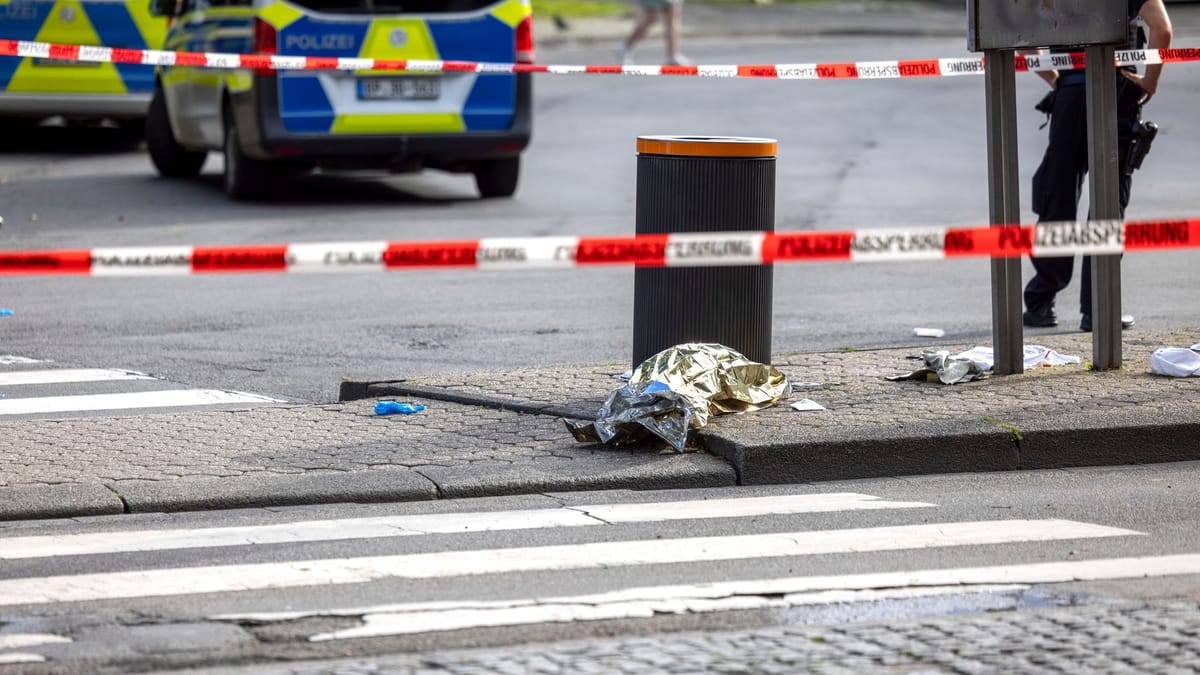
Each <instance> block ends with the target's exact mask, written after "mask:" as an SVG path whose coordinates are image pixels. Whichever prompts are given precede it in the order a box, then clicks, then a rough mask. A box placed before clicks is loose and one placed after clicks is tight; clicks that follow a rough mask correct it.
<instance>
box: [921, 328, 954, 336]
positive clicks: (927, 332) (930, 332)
mask: <svg viewBox="0 0 1200 675" xmlns="http://www.w3.org/2000/svg"><path fill="white" fill-rule="evenodd" d="M913 335H915V336H917V337H927V338H940V337H946V331H944V330H942V329H941V328H914V329H913Z"/></svg>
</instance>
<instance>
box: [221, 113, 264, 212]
mask: <svg viewBox="0 0 1200 675" xmlns="http://www.w3.org/2000/svg"><path fill="white" fill-rule="evenodd" d="M269 169H270V165H269V164H268V163H267V162H260V161H258V160H255V159H251V158H249V157H247V156H246V155H245V153H243V152H242V144H241V137H240V136H239V134H238V130H237V125H236V124H234V123H233V118H232V116H230V115H226V116H225V194H227V195H229V196H230V197H232V198H233V199H238V200H251V199H255V198H257V197H259V196H261V195H262V193H263V192H264V191H265V190H266V188H267V184H268V174H267V172H268V170H269Z"/></svg>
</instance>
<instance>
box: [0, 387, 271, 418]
mask: <svg viewBox="0 0 1200 675" xmlns="http://www.w3.org/2000/svg"><path fill="white" fill-rule="evenodd" d="M237 403H283V401H279V400H276V399H273V398H267V397H266V396H260V395H258V394H245V393H242V392H238V391H221V390H218V389H172V390H166V391H139V392H133V393H126V394H86V395H78V396H45V397H40V398H6V399H2V400H0V415H32V414H35V413H58V412H84V411H94V410H129V409H134V408H175V407H181V406H193V405H223V404H237Z"/></svg>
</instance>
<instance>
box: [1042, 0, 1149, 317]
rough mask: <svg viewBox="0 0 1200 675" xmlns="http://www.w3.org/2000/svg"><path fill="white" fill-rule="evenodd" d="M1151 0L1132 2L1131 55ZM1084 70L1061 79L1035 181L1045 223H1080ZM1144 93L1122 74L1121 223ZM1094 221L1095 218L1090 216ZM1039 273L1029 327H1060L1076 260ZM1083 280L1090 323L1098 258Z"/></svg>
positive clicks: (1082, 300) (1083, 308)
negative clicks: (1061, 302) (1058, 311)
mask: <svg viewBox="0 0 1200 675" xmlns="http://www.w3.org/2000/svg"><path fill="white" fill-rule="evenodd" d="M1145 3H1146V0H1129V20H1130V24H1131V39H1130V45H1129V48H1130V49H1142V48H1144V46H1145V38H1144V36H1142V34H1141V31H1140V30H1137V29H1133V28H1132V22H1133V20H1134V19H1135V18H1136V17H1137V15H1138V12H1140V11H1141V9H1142V5H1144V4H1145ZM1084 72H1085V71H1083V70H1068V71H1063V72H1061V73H1060V74H1059V77H1058V85H1057V89H1058V91H1057V93H1056V94H1055V98H1054V109H1053V111H1052V112H1051V115H1050V144H1049V145H1048V146H1047V147H1046V154H1045V156H1044V157H1043V158H1042V164H1041V166H1039V167H1038V170H1037V173H1035V174H1034V176H1033V211H1034V213H1036V214H1038V219H1039V222H1042V221H1044V222H1054V221H1064V220H1065V221H1074V220H1075V219H1076V217H1077V215H1076V214H1077V210H1078V208H1079V197H1080V194H1081V192H1082V190H1083V179H1084V177H1085V175H1086V174H1087V170H1088V140H1087V95H1086V91H1087V89H1086V87H1085V86H1084V84H1085V79H1084V78H1085V75H1084ZM1142 95H1143V92H1142V89H1141V87H1139V86H1137V85H1136V84H1134V83H1133V82H1132V81H1130V80H1128V79H1127V78H1125V77H1124V76H1123V75H1121V74H1120V73H1119V72H1118V73H1117V144H1118V148H1119V149H1118V153H1119V154H1118V157H1119V158H1120V161H1121V170H1120V200H1121V217H1122V218H1124V217H1125V207H1126V206H1127V205H1128V204H1129V189H1130V186H1131V185H1132V182H1133V181H1132V176H1131V174H1132V172H1131V171H1127V170H1126V168H1127V167H1126V163H1127V159H1128V156H1129V145H1130V142H1131V141H1132V138H1133V135H1132V132H1133V128H1134V124H1136V123H1138V121H1139V120H1140V118H1141V104H1140V101H1141V98H1142ZM1089 219H1090V214H1089ZM1032 262H1033V268H1034V269H1035V270H1036V271H1037V273H1036V274H1035V275H1034V277H1033V278H1032V279H1030V280H1029V283H1028V284H1027V285H1026V286H1025V309H1026V310H1027V316H1026V324H1028V325H1054V320H1053V316H1054V296H1055V295H1056V294H1057V293H1058V292H1059V291H1061V290H1062V289H1064V288H1066V287H1067V285H1068V284H1070V283H1071V273H1072V271H1073V270H1074V268H1075V258H1074V257H1058V258H1033V259H1032ZM1082 273H1083V278H1082V279H1080V280H1079V282H1080V289H1079V310H1080V313H1081V314H1083V316H1084V317H1085V319H1084V325H1087V324H1088V323H1090V320H1091V315H1092V257H1091V256H1084V258H1083V270H1082Z"/></svg>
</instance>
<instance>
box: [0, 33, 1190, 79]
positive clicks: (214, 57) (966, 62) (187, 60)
mask: <svg viewBox="0 0 1200 675" xmlns="http://www.w3.org/2000/svg"><path fill="white" fill-rule="evenodd" d="M0 56H16V57H31V58H38V59H50V60H61V61H79V62H88V63H132V64H142V65H152V66H181V67H194V68H216V69H237V68H252V69H255V70H259V71H263V70H281V71H294V70H342V71H356V72H361V71H392V72H418V73H550V74H554V75H574V74H608V75H643V76H657V75H682V76H696V77H723V78H760V79H777V80H825V79H858V80H873V79H890V78H912V77H952V76H956V75H982V74H983V72H984V60H983V57H971V58H940V59H919V60H897V61H855V62H846V63H793V64H759V65H698V66H649V65H647V66H638V65H590V66H589V65H578V66H573V65H539V64H530V63H488V62H480V61H436V60H416V59H409V60H402V59H401V60H396V59H371V58H350V57H323V56H280V55H276V54H227V53H206V52H171V51H162V50H157V49H119V48H115V47H90V46H81V45H64V44H53V43H48V42H27V41H19V40H0ZM1015 58H1016V68H1017V70H1018V71H1051V70H1075V69H1080V68H1084V67H1085V66H1086V65H1087V58H1086V56H1085V55H1084V53H1083V52H1074V53H1070V54H1049V55H1027V56H1026V55H1017V56H1016V57H1015ZM1115 61H1116V64H1117V65H1119V66H1128V65H1154V64H1163V63H1176V62H1184V61H1200V48H1193V47H1189V48H1181V49H1131V50H1123V51H1119V52H1117V53H1116V57H1115Z"/></svg>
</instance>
